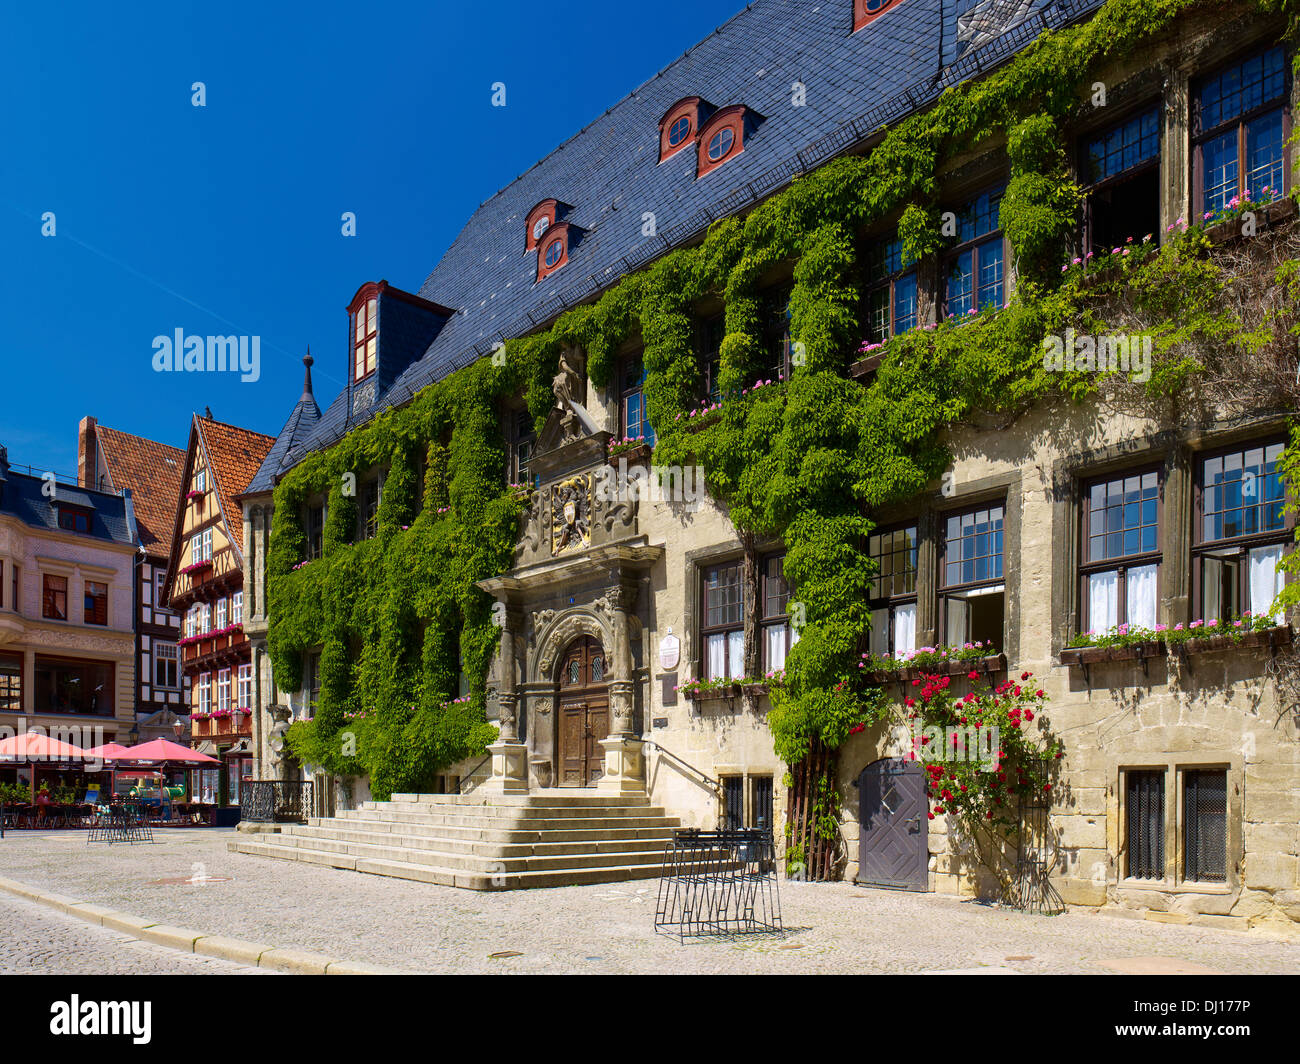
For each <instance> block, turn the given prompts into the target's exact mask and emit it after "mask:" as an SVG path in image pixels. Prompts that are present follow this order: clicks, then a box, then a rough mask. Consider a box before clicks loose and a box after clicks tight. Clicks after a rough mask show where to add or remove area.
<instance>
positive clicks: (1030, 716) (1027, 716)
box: [1025, 709, 1034, 720]
mask: <svg viewBox="0 0 1300 1064" xmlns="http://www.w3.org/2000/svg"><path fill="white" fill-rule="evenodd" d="M1033 719H1034V711H1033V710H1032V709H1027V710H1025V720H1033Z"/></svg>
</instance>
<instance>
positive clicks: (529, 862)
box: [279, 835, 664, 874]
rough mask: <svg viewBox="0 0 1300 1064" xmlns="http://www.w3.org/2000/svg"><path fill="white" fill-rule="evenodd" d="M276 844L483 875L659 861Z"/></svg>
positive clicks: (619, 855)
mask: <svg viewBox="0 0 1300 1064" xmlns="http://www.w3.org/2000/svg"><path fill="white" fill-rule="evenodd" d="M279 844H280V845H283V846H287V847H290V848H292V849H297V850H303V851H312V852H317V853H320V852H324V853H333V854H338V855H347V856H349V857H357V858H362V857H365V858H374V859H376V860H383V861H405V862H406V863H408V864H419V865H427V866H429V867H433V868H451V869H455V870H458V871H460V870H464V871H478V872H484V873H487V874H492V873H494V872H507V873H508V872H540V871H548V870H552V869H558V868H574V867H577V868H603V867H607V866H609V865H643V864H654V865H656V866H658V865H661V864H662V863H663V857H664V851H663V850H662V849H658V848H655V849H649V850H645V849H641V850H637V849H632V850H624V851H619V852H612V853H593V852H591V851H587V852H585V853H577V854H574V853H553V854H527V855H524V856H516V857H505V856H499V855H492V854H488V855H478V854H472V853H470V854H466V853H451V852H448V851H447V850H443V849H434V848H432V847H431V846H423V847H414V846H402V845H389V846H385V845H382V844H375V843H366V842H343V841H339V840H337V839H317V838H308V837H306V836H302V835H295V836H287V837H283V838H281V840H280V843H279Z"/></svg>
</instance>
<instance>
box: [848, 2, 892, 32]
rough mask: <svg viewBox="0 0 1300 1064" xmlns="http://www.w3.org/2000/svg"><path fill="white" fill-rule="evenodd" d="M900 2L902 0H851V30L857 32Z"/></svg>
mask: <svg viewBox="0 0 1300 1064" xmlns="http://www.w3.org/2000/svg"><path fill="white" fill-rule="evenodd" d="M902 2H903V0H853V32H854V33H857V32H858V30H860V29H862V27H863V26H869V25H870V24H871V23H873V22H875V21H876V19H878V18H879V17H880V16H881V15H883V14H884V13H885V12H886V11H888V10H890V9H891V8H895V7H897V6H898V5H899V4H900V3H902Z"/></svg>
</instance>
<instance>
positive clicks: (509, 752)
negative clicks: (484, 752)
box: [479, 741, 528, 794]
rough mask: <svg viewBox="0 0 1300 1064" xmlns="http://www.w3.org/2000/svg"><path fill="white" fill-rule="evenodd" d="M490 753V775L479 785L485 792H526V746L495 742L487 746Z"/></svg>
mask: <svg viewBox="0 0 1300 1064" xmlns="http://www.w3.org/2000/svg"><path fill="white" fill-rule="evenodd" d="M488 753H490V754H491V755H492V777H491V778H490V779H486V780H484V781H483V783H482V784H481V785H480V786H479V790H480V791H482V792H484V793H486V794H527V793H528V747H527V746H525V745H524V744H523V743H512V742H505V741H501V742H495V743H492V744H491V745H490V746H489V747H488Z"/></svg>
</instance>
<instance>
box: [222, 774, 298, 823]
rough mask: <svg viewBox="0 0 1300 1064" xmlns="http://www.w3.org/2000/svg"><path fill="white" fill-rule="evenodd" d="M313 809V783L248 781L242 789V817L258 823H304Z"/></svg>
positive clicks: (240, 806)
mask: <svg viewBox="0 0 1300 1064" xmlns="http://www.w3.org/2000/svg"><path fill="white" fill-rule="evenodd" d="M311 809H312V781H311V780H248V781H246V782H245V783H244V784H243V785H242V786H241V787H240V789H239V817H240V819H241V820H247V821H251V822H252V823H254V824H285V823H293V824H302V823H305V822H306V820H307V818H308V817H309V816H311Z"/></svg>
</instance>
